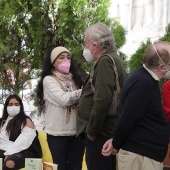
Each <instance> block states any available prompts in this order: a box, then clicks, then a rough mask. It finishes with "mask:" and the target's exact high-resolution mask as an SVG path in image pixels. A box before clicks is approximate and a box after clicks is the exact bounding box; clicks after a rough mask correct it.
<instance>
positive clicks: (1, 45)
mask: <svg viewBox="0 0 170 170" xmlns="http://www.w3.org/2000/svg"><path fill="white" fill-rule="evenodd" d="M109 6H110V0H108V1H106V0H50V1H49V0H1V1H0V64H1V67H0V86H1V87H2V88H3V89H7V90H9V91H10V92H15V93H17V94H19V92H20V91H21V90H22V89H24V86H25V82H27V81H28V80H30V79H31V78H36V77H38V76H39V72H40V71H41V68H42V62H43V60H44V58H45V56H46V52H47V50H48V49H51V48H53V47H55V46H59V45H63V46H65V47H67V48H68V49H70V51H71V52H72V56H73V59H74V60H76V61H77V63H78V64H79V65H81V67H82V68H84V69H86V71H88V70H89V69H90V68H91V65H92V64H91V63H87V62H86V61H85V59H84V57H83V56H82V47H83V35H84V31H85V29H86V28H87V27H88V26H89V25H91V24H94V23H97V22H102V23H105V24H107V25H109V26H110V27H112V30H113V32H114V34H115V39H116V41H117V46H118V48H120V47H121V46H122V45H123V44H124V43H125V33H124V30H123V27H121V26H120V25H119V24H116V25H115V24H113V22H112V21H111V19H110V18H108V8H109ZM119 29H120V30H119ZM124 58H125V57H124Z"/></svg>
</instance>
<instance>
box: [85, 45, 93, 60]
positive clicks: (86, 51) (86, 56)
mask: <svg viewBox="0 0 170 170" xmlns="http://www.w3.org/2000/svg"><path fill="white" fill-rule="evenodd" d="M83 56H84V58H85V59H86V61H88V62H90V61H92V60H93V56H92V54H91V52H90V50H89V49H88V48H84V50H83Z"/></svg>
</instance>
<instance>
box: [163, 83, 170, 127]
mask: <svg viewBox="0 0 170 170" xmlns="http://www.w3.org/2000/svg"><path fill="white" fill-rule="evenodd" d="M162 90H163V93H162V100H163V101H162V102H163V109H164V111H165V114H166V117H167V119H168V122H169V124H170V80H168V81H167V82H165V83H164V85H163V89H162Z"/></svg>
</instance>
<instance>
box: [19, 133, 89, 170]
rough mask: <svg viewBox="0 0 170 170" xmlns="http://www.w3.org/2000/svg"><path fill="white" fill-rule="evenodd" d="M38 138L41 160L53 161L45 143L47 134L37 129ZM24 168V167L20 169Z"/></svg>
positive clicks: (84, 166)
mask: <svg viewBox="0 0 170 170" xmlns="http://www.w3.org/2000/svg"><path fill="white" fill-rule="evenodd" d="M38 139H39V141H40V145H41V149H42V162H53V159H52V156H51V152H50V149H49V147H48V143H47V135H46V133H45V132H44V131H43V130H38ZM20 170H24V168H22V169H20ZM82 170H87V167H86V162H85V155H84V157H83V164H82Z"/></svg>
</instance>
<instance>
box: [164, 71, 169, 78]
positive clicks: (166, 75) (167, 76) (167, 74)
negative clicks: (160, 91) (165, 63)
mask: <svg viewBox="0 0 170 170" xmlns="http://www.w3.org/2000/svg"><path fill="white" fill-rule="evenodd" d="M164 78H165V79H170V71H169V70H168V72H167V73H166V74H165V76H164Z"/></svg>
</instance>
